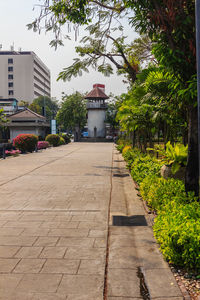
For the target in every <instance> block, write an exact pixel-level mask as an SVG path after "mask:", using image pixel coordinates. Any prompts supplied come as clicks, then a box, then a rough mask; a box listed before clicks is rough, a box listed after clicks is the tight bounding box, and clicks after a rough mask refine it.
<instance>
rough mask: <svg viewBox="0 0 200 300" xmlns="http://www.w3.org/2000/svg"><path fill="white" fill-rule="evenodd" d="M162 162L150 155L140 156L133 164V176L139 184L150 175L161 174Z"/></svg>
mask: <svg viewBox="0 0 200 300" xmlns="http://www.w3.org/2000/svg"><path fill="white" fill-rule="evenodd" d="M161 167H162V163H161V162H160V161H158V160H157V159H155V158H154V157H151V156H150V155H145V156H139V157H138V158H136V159H135V160H134V162H133V163H132V165H131V176H132V178H133V180H135V181H136V182H137V183H138V184H140V183H141V182H142V181H143V180H144V178H145V177H147V176H149V175H157V176H159V174H160V168H161Z"/></svg>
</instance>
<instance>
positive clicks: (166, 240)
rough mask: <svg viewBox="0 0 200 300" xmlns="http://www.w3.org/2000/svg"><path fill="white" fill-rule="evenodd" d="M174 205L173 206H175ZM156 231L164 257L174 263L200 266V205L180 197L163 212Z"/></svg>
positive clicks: (155, 227)
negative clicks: (182, 200)
mask: <svg viewBox="0 0 200 300" xmlns="http://www.w3.org/2000/svg"><path fill="white" fill-rule="evenodd" d="M172 207H173V209H172ZM154 234H155V237H156V239H157V241H158V243H159V244H160V249H161V251H162V253H163V255H164V257H165V258H166V259H167V260H168V261H169V262H171V263H173V264H175V265H178V266H182V267H186V268H195V269H200V252H199V249H200V238H199V237H200V206H199V203H198V202H196V201H194V199H193V202H191V203H188V204H179V203H177V202H176V201H173V202H172V203H170V205H169V206H166V208H165V210H162V211H160V212H159V215H158V216H157V217H156V219H155V224H154Z"/></svg>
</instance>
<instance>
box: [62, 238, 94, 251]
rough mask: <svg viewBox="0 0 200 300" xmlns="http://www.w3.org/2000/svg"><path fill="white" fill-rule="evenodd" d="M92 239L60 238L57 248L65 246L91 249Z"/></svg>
mask: <svg viewBox="0 0 200 300" xmlns="http://www.w3.org/2000/svg"><path fill="white" fill-rule="evenodd" d="M93 244H94V239H93V238H73V237H71V238H70V237H61V238H60V240H59V241H58V243H57V246H66V247H80V249H81V248H82V247H85V248H89V247H93Z"/></svg>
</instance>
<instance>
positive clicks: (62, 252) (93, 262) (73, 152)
mask: <svg viewBox="0 0 200 300" xmlns="http://www.w3.org/2000/svg"><path fill="white" fill-rule="evenodd" d="M113 149H114V147H113V145H112V144H110V143H109V144H106V143H96V144H92V143H73V144H70V145H66V146H61V147H59V148H53V149H47V150H45V151H43V152H40V153H32V154H28V155H21V156H19V157H16V158H9V159H6V160H4V161H3V160H1V161H0V227H1V228H0V299H3V300H8V299H9V300H10V299H11V300H14V299H15V300H18V299H19V300H23V299H25V300H29V299H31V300H36V299H38V300H39V299H41V300H50V299H51V300H58V299H59V300H62V299H67V300H86V299H87V300H106V299H107V300H128V299H143V298H142V289H141V286H142V279H140V275H141V274H143V275H144V278H145V282H146V285H147V286H148V289H149V292H150V294H151V298H152V299H160V300H161V299H165V300H168V299H174V300H180V299H183V298H182V296H181V293H180V291H179V289H178V287H177V286H176V282H175V280H174V278H173V276H172V274H171V273H170V271H169V269H168V266H167V264H166V263H165V262H164V261H163V259H162V257H161V255H160V253H159V252H158V249H157V247H156V244H155V242H154V239H153V237H152V230H151V228H150V226H140V227H114V226H112V215H118V214H119V215H127V214H128V215H131V214H132V215H133V214H134V215H144V210H143V206H142V203H141V202H140V200H138V198H137V195H136V191H135V189H134V185H133V182H132V181H131V178H130V177H128V176H126V175H125V174H127V171H126V170H125V168H124V163H123V162H122V160H121V156H120V155H119V154H117V152H116V150H114V151H113ZM113 152H114V154H113ZM121 174H122V175H123V176H122V177H120V176H121ZM113 175H114V176H113ZM108 222H110V226H108ZM139 267H140V268H139ZM163 283H164V285H163Z"/></svg>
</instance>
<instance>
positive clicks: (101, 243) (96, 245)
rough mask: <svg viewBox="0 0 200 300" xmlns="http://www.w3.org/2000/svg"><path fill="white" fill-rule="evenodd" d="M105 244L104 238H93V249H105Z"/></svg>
mask: <svg viewBox="0 0 200 300" xmlns="http://www.w3.org/2000/svg"><path fill="white" fill-rule="evenodd" d="M106 246H107V243H106V239H105V238H102V237H101V238H95V242H94V248H106Z"/></svg>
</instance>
